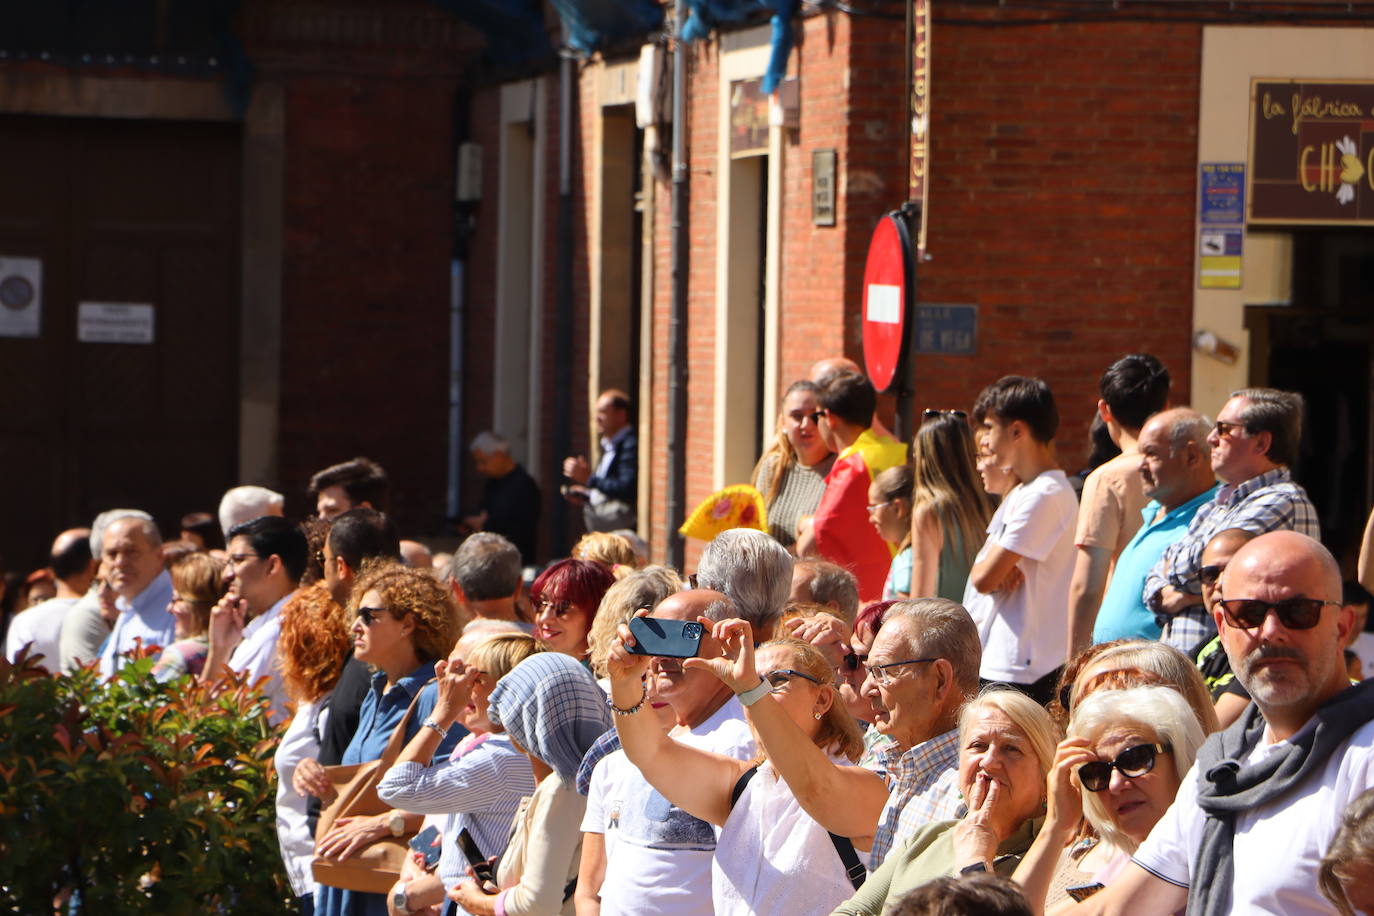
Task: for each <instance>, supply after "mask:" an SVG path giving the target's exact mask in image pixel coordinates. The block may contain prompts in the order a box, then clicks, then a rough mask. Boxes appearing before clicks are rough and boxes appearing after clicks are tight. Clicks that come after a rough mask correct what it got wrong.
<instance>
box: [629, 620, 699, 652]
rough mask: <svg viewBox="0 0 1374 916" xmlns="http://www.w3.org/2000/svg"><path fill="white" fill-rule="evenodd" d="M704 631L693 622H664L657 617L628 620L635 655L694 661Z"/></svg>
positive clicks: (631, 649) (631, 648)
mask: <svg viewBox="0 0 1374 916" xmlns="http://www.w3.org/2000/svg"><path fill="white" fill-rule="evenodd" d="M705 632H706V628H705V627H704V626H702V625H701V624H699V623H697V622H696V621H695V620H665V619H663V618H661V617H631V618H630V634H631V635H632V636H634V638H635V644H634V645H633V646H630V647H629V649H630V651H631V652H632V653H634V654H635V655H661V656H663V657H664V658H696V657H697V654H698V653H699V652H700V651H701V637H702V634H704V633H705Z"/></svg>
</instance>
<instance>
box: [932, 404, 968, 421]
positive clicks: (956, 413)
mask: <svg viewBox="0 0 1374 916" xmlns="http://www.w3.org/2000/svg"><path fill="white" fill-rule="evenodd" d="M938 417H954V418H955V419H958V420H967V419H968V414H967V413H965V412H964V411H962V410H936V409H935V408H934V407H927V408H926V409H925V410H924V411H922V412H921V418H922V419H923V420H934V419H936V418H938Z"/></svg>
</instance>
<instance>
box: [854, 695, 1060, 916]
mask: <svg viewBox="0 0 1374 916" xmlns="http://www.w3.org/2000/svg"><path fill="white" fill-rule="evenodd" d="M1058 740H1059V727H1058V726H1057V725H1056V724H1055V722H1054V720H1053V719H1051V718H1050V714H1049V713H1048V712H1046V711H1045V709H1044V707H1042V706H1041V705H1040V704H1038V703H1036V702H1035V701H1034V700H1032V699H1030V698H1029V697H1027V696H1026V695H1025V694H1023V693H1020V692H1019V691H1016V690H1013V689H1011V688H1009V687H998V686H993V687H989V688H988V689H986V690H984V691H983V692H982V693H980V694H979V695H978V696H977V697H976V698H974V699H973V700H970V701H969V702H968V703H967V704H965V706H964V708H963V710H962V711H961V712H960V713H959V787H960V791H961V792H962V793H963V796H964V798H965V799H966V801H967V804H968V814H966V815H965V816H964V818H963V819H962V820H957V821H936V822H933V823H931V824H928V825H927V826H925V827H922V828H920V829H919V830H917V831H916V833H915V834H913V835H912V836H911V838H910V839H909V840H907V841H906V843H905V844H903V845H901V846H898V847H896V848H895V849H893V850H892V852H891V853H889V854H888V856H887V858H885V859H884V860H883V864H882V865H880V866H879V867H878V870H877V871H875V872H874V873H873V874H871V875H869V877H868V880H867V881H866V882H865V883H864V886H863V887H862V888H861V889H860V890H859V892H858V893H857V894H855V895H854V896H853V897H852V898H850V899H849V900H848V901H846V902H845V903H844V905H842V906H841V907H839V908H838V909H837V910H835V916H878V914H879V913H885V912H887V910H886V907H888V906H890V905H893V904H895V902H896V901H897V900H900V899H901V898H902V897H903V896H904V895H905V894H906V893H908V892H909V891H911V890H913V889H914V888H917V887H919V886H921V885H922V884H925V883H926V882H927V881H933V880H934V879H936V878H943V877H955V876H958V875H960V874H963V873H965V872H966V871H970V870H973V871H985V872H997V873H998V874H1009V873H1010V872H1011V871H1012V870H1013V869H1014V868H1015V867H1016V865H1017V863H1018V862H1019V861H1020V858H1021V856H1023V855H1025V854H1026V851H1027V850H1029V849H1030V848H1031V844H1032V843H1033V841H1034V840H1035V837H1036V834H1037V833H1038V832H1039V830H1040V824H1041V820H1040V818H1041V816H1042V815H1043V814H1044V811H1045V778H1046V775H1047V774H1048V773H1049V771H1050V767H1051V766H1052V765H1053V763H1054V753H1055V745H1056V743H1057V742H1058Z"/></svg>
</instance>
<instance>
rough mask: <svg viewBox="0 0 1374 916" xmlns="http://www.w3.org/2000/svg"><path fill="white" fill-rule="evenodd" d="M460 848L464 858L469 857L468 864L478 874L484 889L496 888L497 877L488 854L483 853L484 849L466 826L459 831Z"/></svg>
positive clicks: (478, 880)
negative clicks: (478, 844)
mask: <svg viewBox="0 0 1374 916" xmlns="http://www.w3.org/2000/svg"><path fill="white" fill-rule="evenodd" d="M458 848H459V849H460V850H461V851H462V853H463V858H465V859H467V860H468V864H469V865H471V866H472V871H473V873H474V874H475V875H477V883H478V884H480V885H481V886H482V887H483V888H484V889H486V888H488V887H490V888H492V889H495V887H496V877H495V875H494V874H493V873H492V870H491V863H490V862H488V861H487V857H486V856H484V855H482V850H481V849H480V848H478V846H477V841H476V840H474V839H473V838H472V834H471V833H469V832H468V828H466V827H464V828H463V829H462V830H459V831H458Z"/></svg>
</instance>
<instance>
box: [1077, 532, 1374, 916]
mask: <svg viewBox="0 0 1374 916" xmlns="http://www.w3.org/2000/svg"><path fill="white" fill-rule="evenodd" d="M1220 585H1221V597H1220V598H1219V599H1218V600H1217V601H1216V604H1215V609H1214V611H1213V618H1214V620H1213V622H1214V623H1215V625H1216V626H1217V628H1218V630H1219V631H1220V633H1221V643H1222V646H1223V647H1224V648H1225V650H1226V654H1227V656H1228V657H1229V658H1230V660H1231V666H1232V667H1233V668H1234V669H1235V673H1236V677H1237V678H1239V679H1240V681H1241V682H1242V683H1243V684H1244V685H1245V688H1246V689H1247V690H1248V691H1249V692H1250V695H1251V696H1252V697H1253V698H1254V701H1255V702H1254V706H1253V707H1251V709H1250V710H1249V711H1247V712H1246V713H1245V714H1244V715H1243V716H1241V718H1240V719H1239V721H1237V722H1236V723H1235V724H1234V725H1233V726H1231V727H1230V728H1228V729H1226V730H1225V731H1223V732H1218V733H1216V734H1214V735H1212V736H1211V737H1210V738H1209V739H1208V740H1207V743H1206V744H1204V745H1203V746H1202V749H1201V750H1200V751H1199V752H1198V758H1197V762H1196V763H1194V764H1193V768H1192V769H1191V770H1190V771H1189V772H1188V773H1187V775H1185V776H1184V778H1183V781H1182V783H1181V784H1180V787H1179V792H1178V796H1177V798H1175V800H1174V803H1173V805H1172V806H1171V807H1170V808H1169V810H1168V811H1167V812H1166V813H1165V815H1164V817H1163V818H1162V819H1161V820H1160V821H1159V823H1158V824H1156V825H1155V827H1154V829H1153V830H1152V831H1151V832H1150V836H1149V838H1148V839H1147V840H1146V841H1145V842H1144V843H1143V844H1142V845H1141V847H1140V848H1139V849H1138V850H1137V851H1136V853H1135V855H1134V856H1133V857H1132V861H1131V863H1130V864H1129V865H1127V866H1126V869H1125V870H1124V871H1123V872H1121V874H1120V875H1119V876H1117V878H1116V879H1115V880H1113V881H1111V882H1110V883H1109V884H1108V886H1107V888H1106V889H1105V890H1103V891H1102V892H1101V893H1099V894H1097V895H1096V896H1094V897H1092V898H1090V899H1088V900H1087V901H1085V902H1084V903H1082V904H1080V905H1079V906H1077V907H1075V908H1074V909H1073V910H1072V912H1074V913H1080V912H1081V913H1103V914H1108V913H1110V914H1123V916H1124V914H1127V913H1129V914H1131V916H1152V914H1158V916H1163V914H1167V913H1177V912H1180V911H1182V910H1183V908H1184V906H1185V905H1186V906H1187V910H1188V912H1189V913H1190V914H1201V916H1219V914H1229V913H1284V914H1285V916H1307V914H1318V913H1322V914H1330V913H1334V912H1335V910H1334V908H1333V907H1332V906H1331V904H1330V903H1329V902H1328V901H1327V900H1325V899H1323V897H1322V895H1321V891H1320V890H1318V882H1317V871H1318V868H1319V866H1320V862H1321V858H1322V855H1323V854H1324V853H1325V851H1326V850H1327V848H1328V847H1329V846H1330V844H1331V840H1332V837H1333V836H1334V835H1335V833H1336V830H1337V828H1338V827H1339V826H1340V822H1341V816H1342V814H1343V813H1344V811H1345V809H1346V807H1347V806H1348V805H1349V804H1350V803H1351V802H1353V801H1354V800H1355V798H1356V797H1357V796H1358V795H1360V793H1362V792H1364V791H1365V790H1366V789H1368V788H1370V786H1371V785H1374V722H1371V719H1374V682H1369V681H1366V682H1364V683H1363V684H1359V685H1356V686H1353V687H1352V686H1351V685H1350V680H1349V678H1348V677H1347V676H1346V672H1345V662H1344V659H1343V656H1342V653H1343V650H1344V647H1345V639H1346V637H1347V636H1348V635H1349V632H1350V629H1351V627H1352V626H1353V625H1354V615H1353V612H1352V611H1351V610H1350V609H1349V608H1346V607H1343V606H1342V605H1341V574H1340V569H1339V567H1337V565H1336V561H1335V559H1333V558H1332V556H1331V554H1330V553H1329V552H1328V551H1327V550H1326V548H1325V547H1323V546H1322V545H1321V544H1319V543H1318V542H1317V541H1315V540H1313V539H1312V538H1309V537H1307V536H1305V535H1302V534H1298V533H1296V532H1292V531H1275V532H1270V533H1268V534H1264V535H1261V536H1260V537H1257V538H1255V539H1254V540H1253V541H1251V542H1250V543H1248V544H1246V545H1245V546H1244V547H1242V548H1241V549H1240V550H1238V551H1237V552H1236V554H1235V556H1234V557H1232V558H1231V561H1230V562H1229V563H1228V564H1227V566H1226V570H1225V572H1223V573H1222V575H1221V580H1220Z"/></svg>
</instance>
